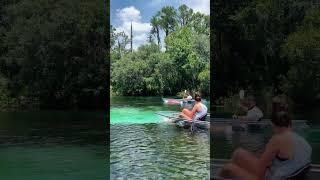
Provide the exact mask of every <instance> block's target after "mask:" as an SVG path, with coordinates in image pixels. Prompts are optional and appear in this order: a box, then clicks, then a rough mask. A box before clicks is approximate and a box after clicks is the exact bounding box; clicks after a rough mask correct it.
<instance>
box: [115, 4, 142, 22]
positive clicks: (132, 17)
mask: <svg viewBox="0 0 320 180" xmlns="http://www.w3.org/2000/svg"><path fill="white" fill-rule="evenodd" d="M117 15H118V17H119V18H120V20H121V21H124V22H126V21H140V19H141V15H140V11H139V10H138V9H136V8H135V7H133V6H130V7H125V8H123V9H117Z"/></svg>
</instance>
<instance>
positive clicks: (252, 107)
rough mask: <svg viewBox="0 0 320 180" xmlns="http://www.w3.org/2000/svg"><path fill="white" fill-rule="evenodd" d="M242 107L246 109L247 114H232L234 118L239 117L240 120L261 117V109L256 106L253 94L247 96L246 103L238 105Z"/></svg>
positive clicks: (252, 119)
mask: <svg viewBox="0 0 320 180" xmlns="http://www.w3.org/2000/svg"><path fill="white" fill-rule="evenodd" d="M240 107H241V108H242V109H244V110H245V111H247V114H246V115H245V116H237V115H234V116H233V118H234V119H239V120H241V121H256V122H257V121H260V120H261V119H262V117H263V113H262V111H261V110H260V109H259V108H258V107H257V105H256V100H255V98H254V96H248V97H247V101H246V105H245V106H243V105H240Z"/></svg>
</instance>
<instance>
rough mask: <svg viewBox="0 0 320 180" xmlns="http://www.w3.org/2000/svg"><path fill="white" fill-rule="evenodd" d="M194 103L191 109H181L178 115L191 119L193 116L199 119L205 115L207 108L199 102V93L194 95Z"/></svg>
mask: <svg viewBox="0 0 320 180" xmlns="http://www.w3.org/2000/svg"><path fill="white" fill-rule="evenodd" d="M194 99H195V105H194V106H193V108H192V110H191V111H190V110H189V109H183V110H182V112H181V113H180V115H179V116H180V117H182V118H184V119H187V120H189V121H192V119H193V118H195V119H197V120H199V119H201V118H203V117H205V116H206V115H207V112H208V108H207V106H206V105H204V104H203V103H202V102H201V97H200V96H199V95H197V94H196V95H195V98H194Z"/></svg>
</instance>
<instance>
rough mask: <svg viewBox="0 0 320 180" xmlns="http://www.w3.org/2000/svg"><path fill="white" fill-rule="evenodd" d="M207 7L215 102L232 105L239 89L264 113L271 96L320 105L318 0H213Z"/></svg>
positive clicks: (297, 105) (302, 105) (294, 105)
mask: <svg viewBox="0 0 320 180" xmlns="http://www.w3.org/2000/svg"><path fill="white" fill-rule="evenodd" d="M211 12H214V13H213V14H211V19H212V22H213V24H212V33H211V34H212V36H211V37H212V38H213V45H212V46H211V52H214V53H212V54H213V59H214V61H213V64H214V77H213V78H214V79H213V80H212V81H213V82H214V85H213V92H212V96H213V97H214V98H215V99H216V101H217V103H220V102H224V103H225V106H226V109H227V110H228V111H232V112H234V111H236V109H237V106H238V103H239V94H238V93H239V91H240V90H241V89H243V90H245V91H246V92H248V94H252V95H254V96H256V98H257V100H258V104H260V106H262V109H263V110H264V111H266V112H267V113H269V112H270V108H271V107H270V106H271V104H272V99H273V97H284V99H286V101H287V102H288V103H289V106H290V108H289V109H292V110H294V111H295V110H299V109H311V108H313V107H319V106H320V74H319V72H320V58H319V55H320V51H319V48H320V24H319V22H320V8H319V4H318V3H316V2H313V1H308V0H301V1H295V0H280V1H260V0H253V1H251V0H250V1H249V0H244V1H241V2H240V3H231V4H230V3H228V2H225V1H223V0H217V1H215V2H214V5H213V6H212V9H211ZM293 22H294V23H293Z"/></svg>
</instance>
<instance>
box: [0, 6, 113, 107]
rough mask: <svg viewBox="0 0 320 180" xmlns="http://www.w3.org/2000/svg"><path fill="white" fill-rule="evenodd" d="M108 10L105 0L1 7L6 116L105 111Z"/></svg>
mask: <svg viewBox="0 0 320 180" xmlns="http://www.w3.org/2000/svg"><path fill="white" fill-rule="evenodd" d="M102 7H105V5H104V1H99V0H92V1H85V0H80V1H78V0H57V1H54V3H53V1H52V0H34V1H28V0H18V1H13V0H9V1H1V2H0V111H26V110H47V109H53V110H57V109H65V110H68V109H69V110H73V109H105V101H106V99H107V93H106V92H107V90H108V88H109V87H107V86H106V82H107V81H108V69H109V57H108V43H109V40H108V29H107V28H108V27H107V24H109V23H108V21H109V19H108V18H107V14H105V9H103V8H102ZM106 8H107V10H108V11H109V3H108V4H107V7H106Z"/></svg>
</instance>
